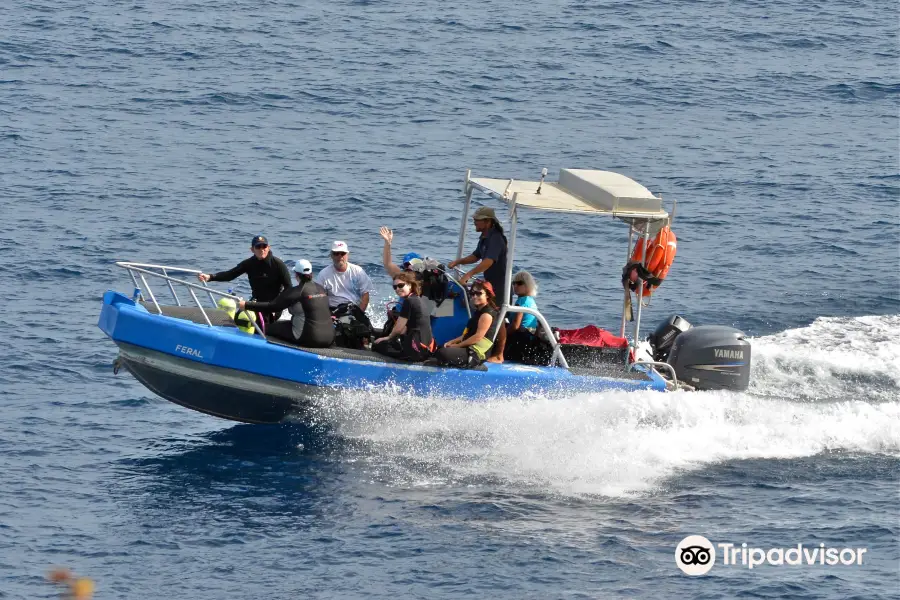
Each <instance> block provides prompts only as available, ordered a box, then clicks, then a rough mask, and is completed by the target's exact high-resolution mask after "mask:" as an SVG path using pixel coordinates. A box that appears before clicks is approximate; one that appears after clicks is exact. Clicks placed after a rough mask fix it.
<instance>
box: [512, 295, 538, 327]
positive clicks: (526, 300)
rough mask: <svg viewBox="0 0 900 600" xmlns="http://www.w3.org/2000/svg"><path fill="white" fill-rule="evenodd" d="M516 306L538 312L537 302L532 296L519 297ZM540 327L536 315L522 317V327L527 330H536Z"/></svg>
mask: <svg viewBox="0 0 900 600" xmlns="http://www.w3.org/2000/svg"><path fill="white" fill-rule="evenodd" d="M516 306H524V307H525V308H530V309H532V310H537V302H535V301H534V298H533V297H531V296H519V297H518V298H516ZM537 326H538V320H537V317H535V316H534V315H525V314H523V315H522V327H524V328H525V329H535V328H537Z"/></svg>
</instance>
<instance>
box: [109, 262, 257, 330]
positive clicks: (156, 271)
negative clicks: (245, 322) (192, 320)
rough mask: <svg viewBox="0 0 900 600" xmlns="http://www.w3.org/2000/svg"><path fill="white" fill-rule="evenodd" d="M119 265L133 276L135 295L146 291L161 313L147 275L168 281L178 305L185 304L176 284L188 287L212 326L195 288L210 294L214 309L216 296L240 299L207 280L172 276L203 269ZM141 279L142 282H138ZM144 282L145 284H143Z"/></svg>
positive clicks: (161, 312) (192, 273) (120, 263)
mask: <svg viewBox="0 0 900 600" xmlns="http://www.w3.org/2000/svg"><path fill="white" fill-rule="evenodd" d="M116 266H117V267H121V268H123V269H125V270H126V271H128V274H129V275H130V276H131V281H132V282H134V290H135V296H136V297H137V296H138V295H139V296H144V292H145V291H146V295H147V296H149V298H150V301H151V302H152V303H153V306H154V307H155V308H156V312H157V313H159V314H161V315H162V314H164V313H163V310H162V307H161V306H160V305H159V301H158V300H157V299H156V294H154V293H153V289H152V288H151V286H150V284H149V283H148V282H147V277H146V276H147V275H149V276H150V277H151V278H156V279H162V280H164V281H165V282H166V286H168V288H169V292H171V294H172V298H173V299H174V300H175V304H176V305H177V306H184V304H182V303H181V299H180V298H179V297H178V293H177V292H176V291H175V285H174V284H177V285H179V286H183V287H185V288H187V291H188V293H189V294H190V295H191V298H192V299H193V301H194V304H196V305H197V308H199V309H200V312H201V313H202V314H203V319H204V320H205V321H206V324H207V325H208V326H210V327H212V321H210V319H209V315H208V314H207V313H206V309H205V308H204V307H203V304H202V303H201V302H200V299H199V298H198V297H197V294H196V293H195V292H194V290H200V291H201V292H203V293H205V294H206V295H207V296H209V301H210V303H211V304H212V307H213V309H214V310H216V309H218V306H217V305H216V299H215V297H216V296H218V297H221V298H231V299H232V300H234V301H235V304H237V303H238V302H239V301H240V300H241V297H240V296H235V295H234V294H227V293H225V292H220V291H219V290H215V289H213V288H211V287H209V286H208V285H206V282H205V281H204V282H202V283H194V282H193V281H186V280H184V279H179V278H177V277H172V276H171V275H170V273H176V274H186V275H194V276H196V275H199V274H200V273H202V272H203V271H198V270H197V269H187V268H185V267H173V266H169V265H154V264H151V263H137V262H127V261H118V262H116ZM138 280H140V283H139V282H138ZM141 284H143V286H142V285H141ZM250 322H251V323H253V328H254V329H255V330H256V332H257V333H258V334H259V335H261V336H263V338H265V337H266V334H265V333H264V332H263V330H262V329H261V328H260V326H259V323H257V322H256V321H254V320H252V319H251V320H250Z"/></svg>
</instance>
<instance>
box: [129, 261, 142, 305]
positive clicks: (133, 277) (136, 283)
mask: <svg viewBox="0 0 900 600" xmlns="http://www.w3.org/2000/svg"><path fill="white" fill-rule="evenodd" d="M126 268H127V269H128V274H129V275H131V281H133V282H134V287H135V288H137V289H138V291H139V292H140V289H141V284H139V283H138V280H137V277H135V276H134V271H132V270H131V269H130V268H128V267H126ZM139 297H140V295H139V296H138V298H139ZM138 298H135V299H134V300H135V302H138V301H139V300H138Z"/></svg>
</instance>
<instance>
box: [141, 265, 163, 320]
mask: <svg viewBox="0 0 900 600" xmlns="http://www.w3.org/2000/svg"><path fill="white" fill-rule="evenodd" d="M141 281H143V282H144V287H145V288H147V293H148V294H150V299H151V300H153V305H154V306H156V311H157V312H158V313H159V314H163V312H162V309H161V308H160V307H159V302H157V301H156V296H154V295H153V290H151V289H150V284H149V283H147V280H146V279H145V278H144V274H143V273H141Z"/></svg>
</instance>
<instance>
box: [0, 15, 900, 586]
mask: <svg viewBox="0 0 900 600" xmlns="http://www.w3.org/2000/svg"><path fill="white" fill-rule="evenodd" d="M898 15H900V10H898V7H897V3H896V2H890V1H887V0H856V1H849V0H832V1H829V2H807V1H800V0H785V1H784V2H760V1H752V0H751V1H739V2H722V1H698V2H686V1H684V0H674V1H671V2H648V1H644V0H638V1H623V2H603V1H598V2H568V1H544V0H539V1H537V2H532V3H528V4H522V3H519V2H511V1H509V0H496V1H494V2H474V1H472V0H462V1H460V2H454V3H441V2H426V1H422V0H396V1H394V2H385V1H377V0H361V1H351V2H348V1H345V0H337V1H335V2H315V1H312V0H309V1H289V0H283V1H282V0H253V1H248V0H223V1H220V2H211V1H209V0H181V1H178V2H176V1H173V0H157V1H155V2H143V1H141V0H131V1H128V2H113V1H112V0H86V1H69V0H59V1H55V2H51V1H46V0H44V1H41V0H22V1H13V0H8V1H6V2H0V224H2V225H0V299H2V306H0V331H2V333H3V337H4V341H5V342H4V343H3V344H2V345H0V410H2V417H0V598H4V599H5V598H16V599H18V598H28V599H31V598H53V597H56V596H57V591H56V590H55V589H54V588H52V587H51V586H50V585H49V584H47V583H46V582H45V580H44V575H45V573H46V571H47V569H48V568H49V567H50V566H51V565H66V566H68V567H71V568H73V569H74V570H75V571H76V572H77V573H79V574H82V575H86V576H89V577H91V578H92V579H93V580H94V581H95V582H96V584H97V592H96V598H98V599H100V598H103V599H106V598H136V599H143V598H198V599H206V598H210V599H220V598H246V599H270V598H305V597H310V598H335V599H338V598H340V599H343V598H473V597H474V598H479V597H491V598H535V599H545V598H567V599H575V598H609V597H614V598H619V597H622V598H625V597H629V598H630V597H646V598H691V597H704V598H733V597H741V598H770V597H791V598H827V599H845V598H890V597H897V595H898V589H900V570H898V569H900V567H898V565H900V494H898V492H900V480H898V476H900V462H898V458H900V336H898V330H900V283H898V274H900V175H898V98H900V69H898V66H900V65H898V58H900V50H898ZM542 167H547V168H549V170H550V178H551V179H555V177H556V175H557V173H558V170H559V169H560V168H564V167H573V168H599V169H608V170H613V171H618V172H621V173H624V174H626V175H628V176H630V177H632V178H634V179H636V180H637V181H639V182H641V183H643V184H644V185H646V186H647V187H648V188H649V189H650V190H652V191H653V192H655V193H659V194H662V195H663V198H664V199H665V200H666V203H667V204H670V202H671V201H677V212H676V217H675V221H674V225H673V227H674V229H675V231H676V233H677V234H678V236H679V250H678V256H677V258H676V260H675V264H674V265H673V267H672V270H671V271H670V274H669V277H668V279H667V280H666V282H665V283H664V284H663V286H662V287H661V288H660V290H659V292H658V293H657V294H656V295H655V296H654V298H653V301H652V304H651V306H650V307H649V308H648V309H647V310H646V311H645V313H644V322H645V323H646V324H647V326H653V325H655V324H656V323H657V322H658V321H661V320H662V319H663V318H665V317H666V316H668V315H670V314H673V313H678V314H681V315H683V316H684V317H686V318H687V319H688V320H690V321H691V322H693V323H695V324H725V325H732V326H735V327H738V328H741V329H743V330H744V331H746V332H747V333H748V334H749V335H751V336H753V353H754V355H753V361H754V365H753V382H752V385H751V389H750V390H749V391H748V392H747V393H742V394H737V393H712V392H708V393H682V392H679V393H674V394H657V393H649V392H648V393H632V394H627V393H604V394H593V395H583V396H578V397H575V398H570V399H568V400H551V399H546V398H541V397H534V398H526V399H523V398H496V399H494V400H492V401H489V402H485V403H466V402H462V401H447V400H440V399H437V398H418V397H414V396H411V395H409V394H408V393H406V392H405V391H404V390H402V389H396V390H386V389H381V390H372V392H371V393H369V394H366V395H362V396H360V395H347V396H346V397H344V398H342V399H341V400H340V401H339V402H333V403H330V404H328V405H322V406H320V407H319V408H318V412H317V414H316V417H315V419H314V422H312V423H308V424H305V425H302V424H297V425H290V426H280V427H260V426H251V425H237V424H234V423H231V422H228V421H224V420H219V419H216V418H213V417H208V416H205V415H201V414H199V413H195V412H191V411H189V410H186V409H183V408H180V407H177V406H175V405H173V404H170V403H168V402H166V401H164V400H162V399H160V398H158V397H156V396H155V395H153V394H152V393H151V392H149V391H148V390H146V389H145V388H144V387H142V386H141V385H140V384H139V383H138V382H137V381H136V380H134V379H133V378H132V377H131V376H130V375H128V374H127V373H124V372H123V373H120V374H119V375H118V376H114V375H113V373H112V366H111V365H112V361H113V359H114V357H115V356H116V348H115V346H114V344H113V343H112V342H110V341H109V340H108V339H106V338H105V336H104V335H103V334H102V333H101V332H100V331H99V329H97V327H96V322H97V316H98V314H99V310H100V299H101V296H102V294H103V292H104V291H106V290H107V289H110V288H114V289H119V290H122V291H125V292H130V291H131V288H132V286H131V283H130V280H129V279H128V276H127V274H126V273H125V272H124V271H122V270H121V269H118V268H116V267H115V266H114V261H116V260H133V261H142V262H160V263H167V264H176V265H182V266H189V267H195V268H200V269H204V270H220V269H226V268H229V267H231V266H233V265H234V264H236V263H237V262H238V261H239V260H241V259H243V258H245V257H246V256H248V245H249V241H250V238H251V237H252V236H253V235H255V234H257V233H260V232H262V233H264V234H266V235H267V236H268V237H269V239H270V241H271V243H272V247H273V250H274V252H275V254H276V255H279V256H281V257H283V258H285V259H290V260H293V259H296V258H301V257H305V258H308V259H309V260H311V261H312V262H313V264H314V265H315V266H316V267H317V268H319V267H321V266H324V264H325V263H326V260H327V252H328V249H329V245H330V242H331V240H333V239H344V240H347V242H348V243H349V244H350V248H351V260H352V261H353V262H356V263H358V264H360V265H362V266H364V267H365V268H366V269H367V270H368V271H369V273H370V274H371V275H372V276H373V278H374V279H375V281H376V284H377V286H378V294H377V296H376V298H375V302H374V304H375V305H376V306H383V304H384V302H385V301H386V300H387V299H388V298H389V297H390V294H389V292H390V289H389V285H388V284H389V281H388V279H387V278H386V277H385V276H384V272H383V270H382V268H381V264H380V263H381V259H380V251H381V239H380V238H379V236H378V227H379V226H380V225H389V226H391V227H393V228H394V229H395V232H396V237H395V249H396V252H397V253H398V254H399V253H404V252H407V251H411V250H414V251H418V252H420V253H422V254H428V255H430V256H435V257H440V258H444V259H449V258H451V257H452V256H453V255H454V253H455V249H456V238H457V233H458V228H459V214H460V210H461V207H462V201H463V197H462V185H463V179H464V176H465V171H466V169H472V170H473V173H474V174H475V175H478V176H490V177H503V178H506V177H511V178H515V179H536V178H538V177H539V174H540V170H541V168H542ZM476 200H478V202H481V201H483V200H484V201H486V200H485V199H483V198H476ZM492 206H494V208H497V209H500V208H501V207H500V206H497V205H492ZM501 214H505V213H502V212H501ZM473 236H474V232H472V231H470V233H469V240H470V243H471V240H472V239H473ZM626 237H627V230H626V229H625V227H624V226H622V225H621V224H617V223H615V222H613V221H611V220H605V219H599V220H598V219H596V218H594V219H591V218H587V217H584V216H569V215H561V214H550V213H545V214H534V213H528V212H523V213H522V215H521V221H520V237H519V239H518V244H517V250H518V253H517V261H516V267H517V268H526V269H528V270H530V271H531V272H532V273H533V274H534V275H535V276H536V278H537V279H538V280H539V282H540V285H541V293H540V295H539V296H538V302H539V304H540V306H541V308H542V310H543V311H544V313H545V314H546V315H547V316H548V317H549V318H550V320H551V323H553V324H556V325H559V326H579V325H584V324H587V323H596V324H598V325H601V326H604V327H607V328H611V329H613V330H616V329H617V326H618V315H619V311H620V308H621V288H620V287H619V282H618V278H619V272H620V269H621V266H622V264H623V262H624V260H625V255H626V248H625V243H626ZM239 289H246V284H244V288H240V287H239ZM689 534H699V535H704V536H706V537H707V538H709V539H710V540H713V542H729V543H735V544H736V545H737V546H738V547H740V545H741V544H742V543H747V544H748V546H749V547H759V548H764V549H767V548H776V547H792V546H796V545H797V544H801V543H802V544H804V545H805V546H808V547H819V544H825V545H826V546H828V547H839V548H840V547H852V548H863V547H864V548H866V549H867V553H866V554H865V559H864V561H863V564H861V565H852V566H845V565H837V566H825V565H815V566H772V565H766V566H762V567H757V568H755V569H752V570H751V569H749V568H747V567H744V566H731V567H728V566H724V565H720V564H717V565H716V566H715V567H714V569H713V570H712V571H711V572H710V573H709V574H708V575H706V576H701V577H689V576H687V575H684V574H682V573H681V571H679V570H678V569H677V568H676V565H675V560H674V552H675V546H676V544H678V542H679V541H680V540H681V539H682V538H684V537H685V536H687V535H689Z"/></svg>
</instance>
